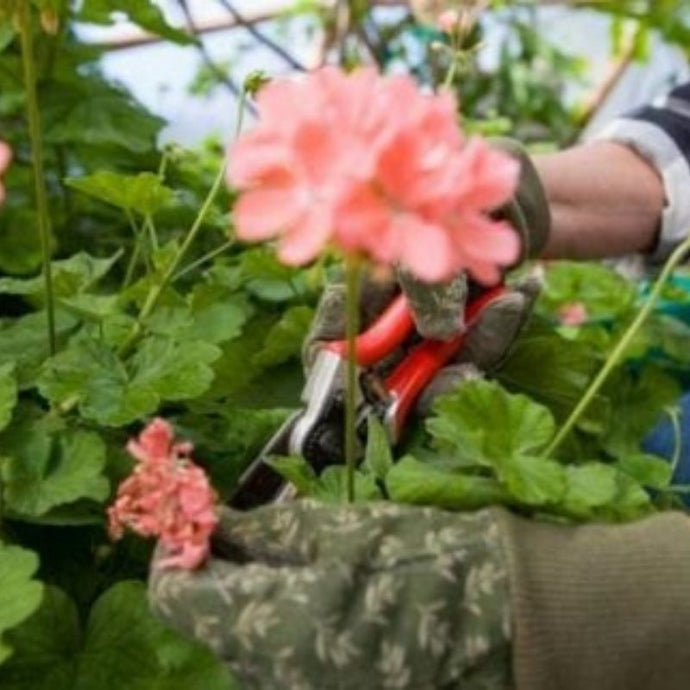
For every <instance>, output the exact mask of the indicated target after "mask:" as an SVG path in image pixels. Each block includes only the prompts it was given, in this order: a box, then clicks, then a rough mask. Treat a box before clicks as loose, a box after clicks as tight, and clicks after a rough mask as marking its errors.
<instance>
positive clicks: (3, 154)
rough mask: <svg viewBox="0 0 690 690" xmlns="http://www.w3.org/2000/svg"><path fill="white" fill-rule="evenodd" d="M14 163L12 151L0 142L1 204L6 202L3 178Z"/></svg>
mask: <svg viewBox="0 0 690 690" xmlns="http://www.w3.org/2000/svg"><path fill="white" fill-rule="evenodd" d="M11 162H12V149H11V148H10V147H9V146H8V145H7V144H6V143H5V142H4V141H0V204H2V203H3V202H4V201H5V186H4V185H3V184H2V181H1V180H2V176H3V175H4V174H5V173H6V172H7V169H8V168H9V167H10V163H11Z"/></svg>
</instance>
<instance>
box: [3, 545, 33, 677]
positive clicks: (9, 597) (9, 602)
mask: <svg viewBox="0 0 690 690" xmlns="http://www.w3.org/2000/svg"><path fill="white" fill-rule="evenodd" d="M37 570H38V558H37V557H36V554H35V553H33V552H32V551H27V550H26V549H22V548H20V547H18V546H7V545H5V544H1V543H0V664H2V663H3V662H4V661H5V660H6V659H7V658H8V657H10V656H11V654H12V646H11V645H9V644H8V643H7V642H6V641H5V640H3V639H2V635H3V634H4V633H5V632H7V631H8V630H10V629H12V628H14V627H15V626H17V625H19V624H20V623H22V621H24V620H26V619H27V618H28V617H29V616H30V615H31V614H32V613H33V612H34V611H35V610H36V609H37V608H38V607H39V605H40V603H41V598H42V596H43V585H41V583H40V582H37V581H36V580H34V579H32V578H33V576H34V575H35V573H36V571H37ZM0 676H2V671H0Z"/></svg>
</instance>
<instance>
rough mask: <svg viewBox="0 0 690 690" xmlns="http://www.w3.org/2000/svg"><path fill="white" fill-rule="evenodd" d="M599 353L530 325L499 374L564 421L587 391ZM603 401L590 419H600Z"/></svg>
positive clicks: (585, 345) (508, 384)
mask: <svg viewBox="0 0 690 690" xmlns="http://www.w3.org/2000/svg"><path fill="white" fill-rule="evenodd" d="M597 355H598V353H597V352H596V351H595V350H593V349H592V348H591V347H589V346H588V345H587V344H585V343H581V342H577V341H571V340H566V339H565V338H563V337H561V336H560V335H559V334H558V333H557V332H556V331H555V330H553V329H547V328H545V327H544V326H543V325H539V324H536V323H533V324H531V325H530V326H529V327H528V329H527V330H526V331H525V333H524V334H523V335H522V336H521V337H520V338H519V340H518V341H517V343H516V344H515V347H514V348H513V350H512V351H511V353H510V355H509V357H508V359H507V360H506V362H505V363H504V364H503V365H502V366H501V368H500V370H499V371H498V372H497V377H498V379H499V380H500V382H501V383H503V384H504V385H505V386H507V387H508V388H509V389H511V390H514V391H516V392H520V393H524V394H526V395H529V396H530V397H531V398H533V399H534V400H535V401H536V402H539V403H541V404H543V405H546V406H547V407H548V408H549V409H550V410H551V412H552V413H553V414H554V416H555V417H556V419H559V420H561V419H565V417H567V415H568V414H569V413H570V411H571V410H572V409H573V407H575V405H576V404H577V402H578V400H579V399H580V397H581V396H582V394H583V393H584V391H585V389H586V388H587V384H588V383H589V381H590V380H591V378H592V376H593V374H594V373H595V371H596V368H597V362H598V356H597ZM604 403H605V401H604V400H603V399H602V398H601V397H600V398H599V399H598V401H596V402H595V403H594V404H593V405H592V408H591V409H592V413H591V415H588V417H590V416H592V415H593V416H599V417H601V414H600V413H598V414H597V410H598V408H599V407H600V406H601V405H603V404H604Z"/></svg>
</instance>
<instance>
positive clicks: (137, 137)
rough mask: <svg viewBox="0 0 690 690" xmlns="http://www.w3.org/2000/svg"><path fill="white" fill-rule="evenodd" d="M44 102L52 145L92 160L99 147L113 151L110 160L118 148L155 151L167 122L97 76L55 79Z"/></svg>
mask: <svg viewBox="0 0 690 690" xmlns="http://www.w3.org/2000/svg"><path fill="white" fill-rule="evenodd" d="M136 1H138V0H136ZM40 98H41V111H42V112H41V115H42V116H43V117H42V121H43V122H44V123H45V126H44V138H45V140H46V142H47V143H50V144H56V145H62V146H72V147H74V148H75V149H77V150H79V149H86V150H87V151H89V153H90V154H91V155H93V154H94V148H95V147H108V148H109V149H110V150H109V151H108V152H107V154H106V155H105V156H104V158H105V159H112V151H113V149H115V150H117V149H124V150H125V151H128V152H131V153H139V154H144V153H153V152H154V151H155V146H156V137H157V135H158V132H159V131H160V129H161V127H162V126H163V120H161V119H159V118H157V117H155V116H154V115H152V114H151V113H149V112H148V111H146V110H145V109H144V108H143V107H142V106H141V105H139V104H138V103H136V102H135V101H134V100H133V99H132V97H131V96H130V95H129V94H128V93H127V92H126V91H124V90H122V89H120V88H118V87H116V86H113V85H112V84H108V83H107V82H104V81H103V80H102V79H100V78H98V77H97V76H95V75H94V74H93V73H89V74H88V75H87V76H84V77H83V78H81V79H75V77H74V76H73V75H72V74H70V75H69V77H66V78H64V79H54V80H52V81H50V82H48V83H47V84H46V86H45V87H42V90H41V94H40Z"/></svg>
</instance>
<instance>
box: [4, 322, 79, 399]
mask: <svg viewBox="0 0 690 690" xmlns="http://www.w3.org/2000/svg"><path fill="white" fill-rule="evenodd" d="M55 317H56V318H55V330H56V332H57V335H58V337H59V340H60V341H62V340H63V337H64V336H65V335H66V334H67V333H68V332H69V331H70V330H72V329H73V328H74V327H75V326H76V325H77V322H76V321H75V319H74V317H73V316H70V315H69V314H66V313H65V312H64V311H62V310H58V311H57V312H56V314H55ZM47 323H48V322H47V315H46V312H45V311H39V312H32V313H31V314H26V316H20V317H19V318H18V319H13V320H8V321H5V322H3V321H2V320H0V365H3V364H8V363H10V364H15V365H16V377H17V382H18V383H19V386H20V388H23V387H25V386H27V385H31V384H33V382H34V380H35V378H36V376H37V374H38V370H39V369H40V367H41V365H42V363H43V362H44V361H45V360H46V359H47V358H48V356H49V354H50V352H49V346H48V328H47Z"/></svg>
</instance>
